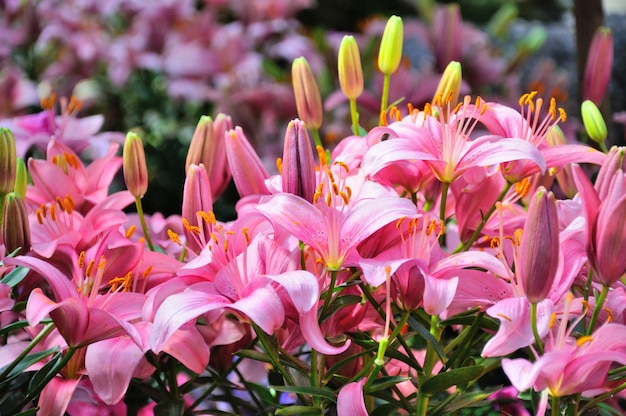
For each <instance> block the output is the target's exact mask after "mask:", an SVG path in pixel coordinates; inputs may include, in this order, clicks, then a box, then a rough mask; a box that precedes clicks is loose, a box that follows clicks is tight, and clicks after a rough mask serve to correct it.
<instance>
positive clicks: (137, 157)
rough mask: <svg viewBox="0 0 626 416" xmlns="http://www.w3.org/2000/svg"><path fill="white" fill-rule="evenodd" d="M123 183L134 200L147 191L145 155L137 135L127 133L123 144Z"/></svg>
mask: <svg viewBox="0 0 626 416" xmlns="http://www.w3.org/2000/svg"><path fill="white" fill-rule="evenodd" d="M123 160H124V182H126V188H128V190H129V191H130V193H131V195H133V196H134V197H135V198H142V197H143V196H144V195H145V193H146V191H147V190H148V168H147V167H146V155H145V153H144V150H143V144H142V143H141V138H140V137H139V135H137V134H136V133H133V132H129V133H128V134H127V135H126V141H125V142H124V152H123Z"/></svg>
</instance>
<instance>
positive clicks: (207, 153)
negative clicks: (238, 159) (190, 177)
mask: <svg viewBox="0 0 626 416" xmlns="http://www.w3.org/2000/svg"><path fill="white" fill-rule="evenodd" d="M232 128H233V122H232V120H231V118H230V116H227V115H225V114H222V113H220V114H218V115H217V117H216V118H215V120H213V119H212V118H211V117H208V116H202V117H200V121H198V124H197V126H196V130H195V131H194V133H193V137H192V139H191V143H190V144H189V150H188V152H187V159H186V161H185V172H188V171H189V167H190V166H191V165H192V164H194V165H200V164H203V165H204V168H205V169H206V171H207V174H208V175H209V181H210V183H211V193H212V195H211V196H212V197H213V198H217V197H219V196H220V195H221V194H222V193H223V192H224V190H225V189H226V187H227V186H228V183H229V181H230V178H231V175H230V170H229V169H228V163H227V161H226V143H225V140H224V134H225V133H226V132H227V131H229V130H231V129H232Z"/></svg>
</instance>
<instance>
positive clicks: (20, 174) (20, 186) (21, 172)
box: [14, 157, 28, 198]
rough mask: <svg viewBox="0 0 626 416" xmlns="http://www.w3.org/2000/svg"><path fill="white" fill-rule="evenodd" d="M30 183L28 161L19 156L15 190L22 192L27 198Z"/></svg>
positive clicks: (23, 196)
mask: <svg viewBox="0 0 626 416" xmlns="http://www.w3.org/2000/svg"><path fill="white" fill-rule="evenodd" d="M27 185H28V171H27V170H26V163H25V162H24V159H22V158H21V157H18V158H17V163H16V166H15V188H14V191H15V192H17V193H18V194H20V196H21V197H22V198H26V187H27Z"/></svg>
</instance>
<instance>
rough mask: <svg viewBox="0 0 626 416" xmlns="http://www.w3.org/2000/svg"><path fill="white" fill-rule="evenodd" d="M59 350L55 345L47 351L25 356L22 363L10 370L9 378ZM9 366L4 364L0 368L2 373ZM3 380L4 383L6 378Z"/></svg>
mask: <svg viewBox="0 0 626 416" xmlns="http://www.w3.org/2000/svg"><path fill="white" fill-rule="evenodd" d="M58 350H59V348H58V347H53V348H49V349H47V350H45V351H40V352H36V353H34V354H29V355H27V356H26V357H24V359H23V360H22V361H20V363H19V364H18V365H16V366H15V368H13V369H12V370H11V371H10V372H9V374H7V379H9V378H11V377H14V376H17V375H19V374H21V373H23V372H24V371H25V370H26V369H27V368H28V367H30V366H31V365H33V364H35V363H36V362H38V361H41V360H43V359H44V358H46V357H48V356H50V355H52V354H54V353H55V352H57V351H58ZM7 366H8V365H7ZM7 366H4V367H2V368H0V374H2V373H3V372H4V369H5V368H7ZM2 382H3V383H4V380H2Z"/></svg>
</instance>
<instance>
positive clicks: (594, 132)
mask: <svg viewBox="0 0 626 416" xmlns="http://www.w3.org/2000/svg"><path fill="white" fill-rule="evenodd" d="M580 112H581V114H582V116H583V125H584V126H585V131H586V132H587V135H588V136H589V138H590V139H591V140H593V141H594V142H596V143H604V140H605V139H606V136H607V134H608V132H607V129H606V122H605V121H604V117H602V113H601V112H600V109H599V108H598V106H597V105H596V104H595V103H594V102H593V101H591V100H585V101H583V103H582V104H581V105H580Z"/></svg>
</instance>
